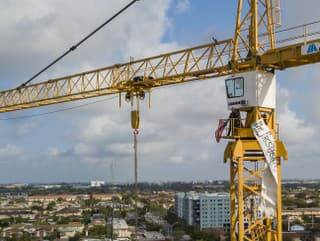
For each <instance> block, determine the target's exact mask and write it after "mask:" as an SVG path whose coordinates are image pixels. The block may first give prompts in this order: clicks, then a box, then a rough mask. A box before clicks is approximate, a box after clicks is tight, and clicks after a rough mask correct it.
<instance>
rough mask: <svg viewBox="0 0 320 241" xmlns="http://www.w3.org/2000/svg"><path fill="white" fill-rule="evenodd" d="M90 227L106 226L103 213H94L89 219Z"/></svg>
mask: <svg viewBox="0 0 320 241" xmlns="http://www.w3.org/2000/svg"><path fill="white" fill-rule="evenodd" d="M90 221H91V224H92V225H103V226H104V225H106V220H105V217H104V214H103V213H94V214H93V215H92V217H91V218H90Z"/></svg>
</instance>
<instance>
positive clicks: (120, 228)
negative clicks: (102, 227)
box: [113, 218, 131, 239]
mask: <svg viewBox="0 0 320 241" xmlns="http://www.w3.org/2000/svg"><path fill="white" fill-rule="evenodd" d="M113 231H114V234H115V236H116V237H117V238H118V239H119V238H130V237H131V231H130V230H129V226H128V224H127V222H126V221H125V220H124V219H119V218H114V219H113Z"/></svg>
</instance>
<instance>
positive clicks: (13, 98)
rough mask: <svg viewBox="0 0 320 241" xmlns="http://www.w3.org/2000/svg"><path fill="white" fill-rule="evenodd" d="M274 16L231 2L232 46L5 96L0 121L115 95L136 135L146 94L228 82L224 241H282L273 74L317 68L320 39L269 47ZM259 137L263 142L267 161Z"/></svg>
mask: <svg viewBox="0 0 320 241" xmlns="http://www.w3.org/2000/svg"><path fill="white" fill-rule="evenodd" d="M275 5H276V6H275ZM274 8H276V10H275V9H274ZM278 10H279V1H275V0H246V1H243V0H238V11H237V17H236V26H235V32H234V37H233V38H232V39H227V40H223V41H218V42H211V43H208V44H204V45H200V46H196V47H192V48H187V49H182V50H179V51H174V52H171V53H166V54H162V55H157V56H154V57H148V58H144V59H140V60H135V61H130V62H127V63H121V64H115V65H112V66H109V67H104V68H100V69H95V70H91V71H87V72H83V73H78V74H74V75H69V76H65V77H60V78H57V79H52V80H48V81H44V82H40V83H35V84H30V85H26V86H21V87H18V88H13V89H9V90H4V91H1V92H0V113H2V112H10V111H16V110H21V109H27V108H34V107H38V106H45V105H51V104H57V103H63V102H68V101H74V100H81V99H87V98H91V97H96V96H102V95H111V94H118V95H119V100H120V104H121V100H122V96H124V97H125V99H126V100H128V101H129V102H131V105H132V106H133V108H132V112H131V116H132V120H131V124H132V128H133V129H138V128H139V119H140V118H139V101H140V100H142V99H144V97H145V95H146V94H149V96H150V94H151V90H152V89H153V88H158V87H162V86H166V85H175V84H181V83H187V82H191V81H198V80H202V79H209V78H215V77H221V76H228V78H227V80H226V90H227V103H228V108H229V109H230V110H232V111H233V112H235V113H237V114H238V117H237V118H231V119H229V120H228V121H229V122H230V125H229V127H228V128H227V130H228V132H229V133H227V134H225V135H224V136H223V138H225V139H227V140H228V144H227V146H226V149H225V152H224V162H229V164H230V197H231V213H230V217H231V219H230V232H231V241H236V240H237V241H238V240H239V241H244V240H246V241H256V240H267V241H282V219H281V211H282V205H281V162H282V160H287V159H288V158H287V151H286V147H285V145H284V143H283V142H282V141H281V140H280V139H279V130H278V126H277V123H276V110H275V89H276V88H275V87H276V77H275V71H276V70H284V69H287V68H291V67H297V66H302V65H307V64H312V63H317V62H320V54H319V53H320V39H319V38H313V39H312V40H309V39H306V38H304V39H303V40H302V41H298V40H299V39H301V38H300V37H299V36H298V37H293V38H291V39H294V40H296V41H295V43H290V44H288V45H282V46H280V47H278V46H276V44H277V41H276V38H275V24H276V23H277V22H278V21H275V19H276V18H277V16H274V15H275V13H277V11H278ZM314 36H315V35H314ZM310 46H311V48H310ZM262 132H263V133H262ZM260 133H262V134H263V135H264V137H267V138H269V139H264V140H269V141H270V142H268V145H271V146H272V148H271V149H270V150H271V152H270V153H271V154H272V156H271V157H270V156H269V154H270V153H266V152H265V149H264V146H263V145H262V144H261V140H260V137H261V136H262V135H261V136H260ZM269 157H270V158H271V160H272V162H270V161H269ZM266 185H269V186H266Z"/></svg>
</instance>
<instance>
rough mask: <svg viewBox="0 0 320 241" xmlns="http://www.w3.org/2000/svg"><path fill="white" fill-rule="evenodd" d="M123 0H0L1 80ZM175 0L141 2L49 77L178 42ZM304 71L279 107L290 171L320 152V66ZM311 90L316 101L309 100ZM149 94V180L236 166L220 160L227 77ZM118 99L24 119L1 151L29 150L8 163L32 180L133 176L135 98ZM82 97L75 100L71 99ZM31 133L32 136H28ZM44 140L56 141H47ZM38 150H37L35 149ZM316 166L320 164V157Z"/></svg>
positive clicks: (217, 173) (17, 79)
mask: <svg viewBox="0 0 320 241" xmlns="http://www.w3.org/2000/svg"><path fill="white" fill-rule="evenodd" d="M312 2H313V3H315V1H314V0H312ZM125 3H126V1H125V0H121V1H119V0H109V1H102V0H92V1H84V0H82V1H80V0H69V1H63V0H48V1H41V0H32V1H31V2H30V1H26V0H12V1H0V8H1V15H0V31H1V32H4V33H6V34H3V35H1V37H0V43H1V44H0V52H1V54H2V58H1V60H0V72H1V73H2V76H1V78H3V79H5V80H7V79H8V81H6V82H4V81H1V82H0V87H2V85H5V86H16V84H17V83H21V80H24V79H25V78H26V77H27V76H29V74H31V73H34V72H35V71H37V70H38V69H39V68H40V67H42V66H43V65H44V64H45V63H47V62H48V61H49V60H50V59H53V58H54V57H56V56H57V55H58V54H59V53H60V52H62V51H63V50H65V49H67V48H68V47H70V46H71V45H72V44H74V43H75V42H76V41H77V40H79V39H80V38H81V37H83V36H84V35H85V34H86V33H88V32H89V31H90V30H92V29H93V28H94V27H96V26H97V25H98V24H99V23H102V22H103V21H104V20H105V19H106V18H107V17H108V16H110V15H111V14H112V13H114V12H116V10H118V9H120V7H121V6H123V5H124V4H125ZM176 3H177V4H176V5H174V7H177V10H178V9H180V10H179V11H180V12H184V11H188V10H189V7H190V2H189V1H184V0H181V1H177V2H176ZM291 3H292V1H291V0H290V1H289V0H286V1H283V6H287V5H290V4H291ZM294 3H295V4H296V5H294V4H292V5H294V6H292V7H290V6H288V7H283V11H284V12H290V9H289V8H295V9H297V8H300V7H299V6H300V5H303V4H304V3H301V1H298V0H294ZM192 4H193V2H192ZM169 5H170V1H169V0H153V1H139V2H137V3H136V4H135V5H134V6H133V7H132V8H130V9H129V10H128V11H127V12H126V13H125V14H124V15H123V16H121V17H120V18H119V19H117V20H116V21H114V22H113V23H112V24H111V25H109V26H108V27H106V28H105V29H103V30H102V31H101V32H99V33H98V34H97V35H96V36H95V37H94V38H93V39H91V40H89V41H88V42H87V43H86V44H84V45H83V46H82V47H81V48H80V49H79V50H77V51H76V52H75V53H72V54H71V55H70V56H69V57H68V58H66V59H65V60H63V61H62V62H61V64H60V65H57V66H55V67H54V68H53V69H52V70H51V71H50V72H48V73H47V74H45V75H44V76H43V77H42V78H41V79H45V78H53V77H55V76H61V75H63V74H70V73H72V72H79V71H82V70H87V69H91V68H95V67H102V66H106V65H111V64H114V63H117V62H122V61H127V60H129V57H130V56H133V57H134V58H135V59H137V58H140V57H146V56H150V55H154V54H158V53H160V52H167V51H171V50H173V49H177V48H179V47H182V46H179V44H178V43H176V42H164V41H163V38H164V36H165V33H166V32H167V31H168V29H170V28H171V24H173V21H172V20H170V19H169V17H168V15H167V14H168V12H167V9H168V7H169ZM74 6H77V7H74ZM297 6H298V7H297ZM304 9H305V8H304ZM316 9H317V8H313V10H312V12H315V11H316ZM303 11H304V12H305V11H306V10H303ZM314 16H317V14H315V13H314V14H313V17H314ZM311 17H312V16H311ZM311 17H310V16H307V15H303V19H299V18H296V12H294V11H291V12H290V13H288V14H286V15H284V21H285V19H286V22H287V23H288V25H291V23H294V20H295V19H298V20H299V22H300V20H301V21H302V22H303V21H304V20H308V19H309V18H311ZM287 20H288V21H287ZM298 20H297V21H298ZM199 21H200V20H199ZM200 24H201V23H200ZM176 27H179V26H176ZM192 37H194V36H192ZM13 46H14V47H13ZM298 73H300V74H299V75H298ZM306 73H309V72H308V70H306V69H303V70H301V69H299V70H298V69H297V70H295V71H294V74H293V75H292V76H290V78H289V80H290V83H289V84H286V83H284V84H282V83H281V89H280V93H279V97H280V99H279V102H278V103H279V108H278V114H277V115H278V117H279V121H280V124H281V126H280V128H281V129H280V131H281V136H282V137H283V139H284V141H285V143H287V145H288V150H289V158H290V161H289V164H288V169H284V170H285V172H286V175H287V176H290V177H291V176H295V175H296V174H297V171H296V170H295V169H297V163H299V162H298V161H299V160H300V159H301V158H306V157H307V158H308V160H309V159H310V160H316V158H317V156H319V154H320V153H319V151H318V147H317V145H318V143H319V141H318V140H317V139H316V135H315V134H314V133H317V132H318V131H319V127H318V124H317V123H319V121H320V116H319V114H318V113H320V111H318V108H319V107H318V105H315V104H310V103H318V102H319V101H320V100H319V95H318V93H317V90H318V89H319V86H318V85H319V84H317V83H319V82H317V76H318V73H317V71H316V70H314V73H315V74H314V76H313V77H312V80H311V79H310V80H308V79H307V77H306V76H305V75H306ZM287 77H288V76H287ZM302 79H303V80H302ZM302 83H305V84H308V89H307V90H305V89H304V92H303V93H302V94H301V96H300V94H299V91H300V89H299V86H301V84H302ZM309 83H310V85H309ZM297 86H298V87H297ZM304 87H305V86H304ZM306 93H308V94H306ZM302 95H304V96H302ZM103 98H104V97H103ZM303 99H304V100H306V99H308V100H307V102H306V103H304V102H303V101H301V100H303ZM297 100H299V101H297ZM309 101H310V102H309ZM84 102H86V103H87V102H91V100H86V101H84ZM146 102H147V101H145V102H144V103H143V104H142V108H141V131H140V134H139V170H140V172H139V175H141V180H165V179H168V180H190V179H222V178H223V179H227V177H228V168H229V166H228V165H224V164H223V162H222V156H223V150H224V148H225V145H224V144H225V143H224V141H223V142H222V144H219V145H218V144H216V143H215V141H214V138H213V136H214V135H213V133H214V129H215V128H216V125H217V121H218V119H219V118H225V117H227V116H228V111H227V108H226V101H225V90H224V82H223V79H212V80H207V81H199V82H197V83H192V84H185V85H178V86H174V87H167V88H162V89H159V90H154V91H153V95H152V109H151V110H149V109H148V108H147V106H146V105H147V104H146ZM297 103H298V104H299V105H300V106H297ZM308 103H309V104H308ZM117 104H118V102H117V100H112V101H107V102H102V103H99V104H95V105H90V106H87V107H85V108H81V109H78V110H73V111H69V112H63V113H59V114H56V115H55V116H54V118H51V117H48V118H47V119H45V120H44V121H41V120H36V119H35V120H34V122H32V123H29V124H28V123H27V124H22V125H20V126H19V127H18V128H17V130H18V133H20V136H19V137H21V138H17V140H15V141H16V142H17V143H18V144H16V145H12V144H7V145H3V148H2V149H0V156H1V155H3V156H5V153H16V154H15V155H12V156H11V157H9V156H8V160H9V159H10V160H12V159H14V158H15V156H19V155H21V156H22V154H23V155H25V156H29V157H28V158H29V160H30V162H29V163H28V165H25V166H24V168H22V169H23V172H22V171H21V170H19V169H21V168H20V167H14V166H13V165H11V166H10V167H11V168H12V169H13V170H12V173H14V174H15V176H16V177H21V178H24V179H26V180H45V181H47V180H54V181H59V180H60V181H61V180H66V181H68V180H87V179H88V178H90V177H97V176H99V177H101V178H105V179H108V178H110V177H109V176H110V175H111V174H112V175H114V176H116V177H117V180H126V181H127V180H132V179H131V176H132V171H133V170H132V167H133V148H132V144H133V143H132V138H133V137H132V130H131V129H130V119H129V116H130V106H128V105H126V104H125V103H123V105H124V106H123V107H122V108H121V109H118V106H117ZM74 105H77V104H76V103H69V104H66V106H74ZM48 108H53V109H54V108H55V107H48ZM59 108H60V107H59ZM28 111H34V110H28ZM40 112H41V111H40ZM304 114H305V115H304ZM8 126H10V127H11V129H10V128H8V130H10V131H5V132H4V133H5V135H6V137H7V138H6V137H3V138H4V139H9V138H12V133H9V132H11V130H12V132H14V129H15V124H13V123H10V124H8ZM48 126H49V127H48ZM1 128H3V129H5V127H1ZM42 132H44V133H42ZM58 133H60V134H58ZM29 134H30V137H29V136H28V135H29ZM34 136H37V137H39V138H38V140H36V139H35V138H34ZM22 137H23V138H22ZM28 137H29V138H30V139H28ZM31 138H32V142H33V143H31V144H30V143H29V142H30V141H31ZM298 140H299V141H300V142H298ZM10 141H12V140H10ZM8 142H9V141H8ZM37 142H38V143H37ZM14 143H15V142H14ZM301 143H302V144H301ZM306 143H307V144H308V145H307V144H306ZM310 143H314V144H312V145H310ZM40 144H41V145H40ZM20 145H26V146H27V147H26V148H25V149H22V148H19V147H18V146H20ZM39 145H40V146H41V147H43V146H46V145H47V146H52V147H51V148H44V149H41V147H39ZM43 150H45V151H43ZM24 152H26V153H24ZM43 152H44V153H43ZM30 153H33V154H34V155H33V156H32V158H31V157H30V155H28V154H30ZM39 153H40V154H39ZM32 163H33V164H34V165H32ZM30 166H31V167H32V168H31V167H30ZM66 167H67V168H66ZM111 167H112V168H111ZM25 168H26V169H25ZM28 168H31V169H28ZM312 168H313V170H318V166H317V165H316V164H314V165H313V166H312ZM48 169H49V170H50V173H48V172H47V170H48ZM111 169H112V171H110V170H111ZM25 170H28V171H27V172H26V171H25ZM70 170H72V173H71V171H70ZM304 170H307V169H304ZM305 172H307V171H305ZM0 174H5V173H3V172H2V173H0ZM107 174H110V175H109V176H107ZM299 175H300V174H299ZM301 175H302V174H301ZM0 176H1V175H0ZM314 176H316V174H315V175H314ZM4 177H5V175H4ZM38 177H39V179H38ZM139 178H140V176H139ZM1 180H4V179H1ZM10 180H11V179H10Z"/></svg>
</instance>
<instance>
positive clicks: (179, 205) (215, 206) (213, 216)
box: [175, 192, 230, 230]
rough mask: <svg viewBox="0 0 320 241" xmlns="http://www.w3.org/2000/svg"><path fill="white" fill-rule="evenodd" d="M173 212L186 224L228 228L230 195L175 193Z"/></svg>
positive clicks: (202, 227)
mask: <svg viewBox="0 0 320 241" xmlns="http://www.w3.org/2000/svg"><path fill="white" fill-rule="evenodd" d="M175 212H176V215H177V216H178V217H180V218H183V219H184V220H185V221H186V223H187V224H188V225H199V227H200V228H201V229H204V228H224V229H225V230H228V228H229V227H230V196H229V194H228V193H194V192H189V193H176V194H175Z"/></svg>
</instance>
